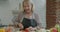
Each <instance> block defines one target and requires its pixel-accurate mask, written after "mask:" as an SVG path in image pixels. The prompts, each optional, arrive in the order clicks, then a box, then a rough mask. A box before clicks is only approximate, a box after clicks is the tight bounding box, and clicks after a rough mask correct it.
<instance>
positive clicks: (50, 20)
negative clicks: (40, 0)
mask: <svg viewBox="0 0 60 32" xmlns="http://www.w3.org/2000/svg"><path fill="white" fill-rule="evenodd" d="M46 1H47V2H46V10H47V11H46V24H47V27H46V28H47V29H49V28H52V27H54V26H55V24H56V18H57V17H56V10H57V8H56V4H57V3H56V0H46Z"/></svg>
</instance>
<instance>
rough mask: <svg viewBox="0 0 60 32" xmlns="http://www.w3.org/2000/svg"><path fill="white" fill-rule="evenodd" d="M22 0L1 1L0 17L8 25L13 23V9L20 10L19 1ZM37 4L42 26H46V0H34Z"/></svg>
mask: <svg viewBox="0 0 60 32" xmlns="http://www.w3.org/2000/svg"><path fill="white" fill-rule="evenodd" d="M21 2H22V0H7V1H6V2H5V1H3V2H0V19H1V22H2V24H4V25H8V24H10V23H12V18H13V14H12V10H15V11H16V10H17V11H18V10H19V3H21ZM33 2H34V4H35V12H36V13H38V14H39V15H40V20H41V22H42V26H43V27H46V0H33Z"/></svg>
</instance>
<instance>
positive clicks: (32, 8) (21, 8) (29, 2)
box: [19, 0, 35, 12]
mask: <svg viewBox="0 0 60 32" xmlns="http://www.w3.org/2000/svg"><path fill="white" fill-rule="evenodd" d="M24 2H27V3H28V4H31V6H32V7H31V10H32V12H33V10H34V8H35V6H34V5H33V2H32V1H29V0H24V1H23V2H22V4H21V5H20V6H21V7H19V8H20V10H21V11H24V9H23V5H24Z"/></svg>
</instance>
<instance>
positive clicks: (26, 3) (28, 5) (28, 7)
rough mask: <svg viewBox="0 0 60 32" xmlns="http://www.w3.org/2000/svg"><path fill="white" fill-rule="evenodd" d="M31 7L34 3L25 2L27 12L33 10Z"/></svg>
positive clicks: (24, 7)
mask: <svg viewBox="0 0 60 32" xmlns="http://www.w3.org/2000/svg"><path fill="white" fill-rule="evenodd" d="M31 8H32V5H31V4H30V3H28V2H24V4H23V9H24V11H25V12H28V13H29V12H31Z"/></svg>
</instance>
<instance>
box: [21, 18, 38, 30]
mask: <svg viewBox="0 0 60 32" xmlns="http://www.w3.org/2000/svg"><path fill="white" fill-rule="evenodd" d="M22 24H23V26H24V29H26V28H28V27H30V26H31V27H36V26H37V22H36V20H35V19H27V18H23V21H22Z"/></svg>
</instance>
